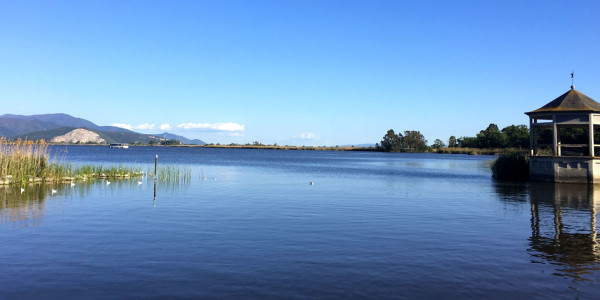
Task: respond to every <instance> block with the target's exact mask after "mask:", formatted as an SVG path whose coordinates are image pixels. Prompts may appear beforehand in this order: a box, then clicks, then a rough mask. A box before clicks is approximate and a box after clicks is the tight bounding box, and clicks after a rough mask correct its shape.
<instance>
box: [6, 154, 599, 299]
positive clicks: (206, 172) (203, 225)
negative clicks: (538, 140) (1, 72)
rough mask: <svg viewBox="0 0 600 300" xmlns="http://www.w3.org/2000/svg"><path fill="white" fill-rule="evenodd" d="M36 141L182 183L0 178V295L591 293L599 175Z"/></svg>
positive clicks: (422, 160) (73, 157) (80, 158)
mask: <svg viewBox="0 0 600 300" xmlns="http://www.w3.org/2000/svg"><path fill="white" fill-rule="evenodd" d="M53 149H54V151H55V153H58V154H57V156H58V157H59V158H61V159H64V160H65V161H68V162H72V163H75V164H79V163H88V164H89V163H92V164H102V165H104V166H109V165H119V164H122V165H134V166H139V167H141V168H144V169H145V170H149V169H153V164H154V156H155V154H158V156H159V164H160V165H177V166H186V167H189V168H190V170H191V172H192V180H191V182H187V183H179V184H174V183H161V184H158V185H157V186H156V198H155V197H154V191H155V186H154V181H153V179H152V178H147V177H145V178H143V179H141V181H142V184H138V180H140V179H131V180H121V181H112V182H111V184H110V185H107V184H106V182H104V181H95V182H91V183H77V184H76V185H75V186H74V187H71V186H70V185H68V184H61V185H54V186H37V187H36V186H30V187H28V188H27V189H26V191H25V192H23V193H21V192H20V188H19V187H17V188H15V187H11V188H7V187H3V188H2V187H0V241H1V246H0V298H1V299H64V298H77V299H81V298H85V299H88V298H101V299H102V298H109V299H136V298H143V299H148V298H150V299H151V298H213V299H214V298H251V299H269V298H272V299H306V298H318V299H392V298H400V299H415V298H419V299H429V298H444V299H449V298H468V299H473V298H502V299H507V298H508V299H511V298H512V299H531V298H540V299H541V298H562V299H574V298H583V299H586V298H587V299H590V298H595V297H597V296H598V295H600V244H599V243H598V240H597V238H598V234H597V225H596V212H597V211H598V208H599V204H598V203H600V187H594V186H587V185H559V184H549V183H527V184H517V183H500V182H496V181H494V180H493V179H492V178H491V174H490V171H489V167H488V163H489V161H490V160H492V159H493V157H491V156H464V155H440V154H404V153H370V152H320V151H281V150H239V149H202V148H163V147H131V148H130V149H127V150H115V149H113V150H110V149H108V147H92V146H70V147H68V148H67V149H66V151H65V148H64V147H55V148H53ZM203 177H206V179H204V178H203ZM309 182H314V185H310V184H309ZM51 189H57V190H58V192H57V193H55V194H52V193H51Z"/></svg>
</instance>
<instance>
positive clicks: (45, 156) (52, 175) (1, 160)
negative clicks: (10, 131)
mask: <svg viewBox="0 0 600 300" xmlns="http://www.w3.org/2000/svg"><path fill="white" fill-rule="evenodd" d="M142 174H143V172H142V171H141V170H139V169H138V168H135V167H128V166H110V167H103V166H101V165H83V166H75V165H74V164H71V163H66V162H60V161H58V159H56V158H55V159H52V160H51V158H50V150H49V149H48V144H46V143H45V141H44V140H39V141H28V140H21V139H18V140H15V141H11V140H7V139H5V138H0V184H11V183H19V184H21V185H26V184H27V183H36V182H63V181H85V180H87V179H90V178H128V177H134V176H142Z"/></svg>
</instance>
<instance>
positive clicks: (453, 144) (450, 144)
mask: <svg viewBox="0 0 600 300" xmlns="http://www.w3.org/2000/svg"><path fill="white" fill-rule="evenodd" d="M448 147H450V148H453V147H456V137H455V136H453V135H452V136H450V138H449V139H448Z"/></svg>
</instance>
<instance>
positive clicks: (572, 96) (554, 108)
mask: <svg viewBox="0 0 600 300" xmlns="http://www.w3.org/2000/svg"><path fill="white" fill-rule="evenodd" d="M576 111H577V112H600V103H598V102H596V101H595V100H594V99H592V98H590V97H588V96H586V95H584V94H582V93H580V92H579V91H577V90H575V88H574V87H571V90H570V91H568V92H566V93H564V94H562V95H560V96H559V97H558V98H556V99H554V100H552V101H550V102H548V104H546V105H544V106H542V107H540V108H538V109H536V110H534V111H530V112H527V113H525V114H527V115H530V114H535V113H545V112H576Z"/></svg>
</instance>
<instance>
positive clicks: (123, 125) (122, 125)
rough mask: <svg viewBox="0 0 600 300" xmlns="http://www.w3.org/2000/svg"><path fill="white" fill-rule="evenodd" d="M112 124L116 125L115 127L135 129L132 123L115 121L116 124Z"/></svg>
mask: <svg viewBox="0 0 600 300" xmlns="http://www.w3.org/2000/svg"><path fill="white" fill-rule="evenodd" d="M110 126H115V127H119V128H125V129H128V130H131V129H133V128H132V127H131V125H129V124H123V123H114V124H110Z"/></svg>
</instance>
